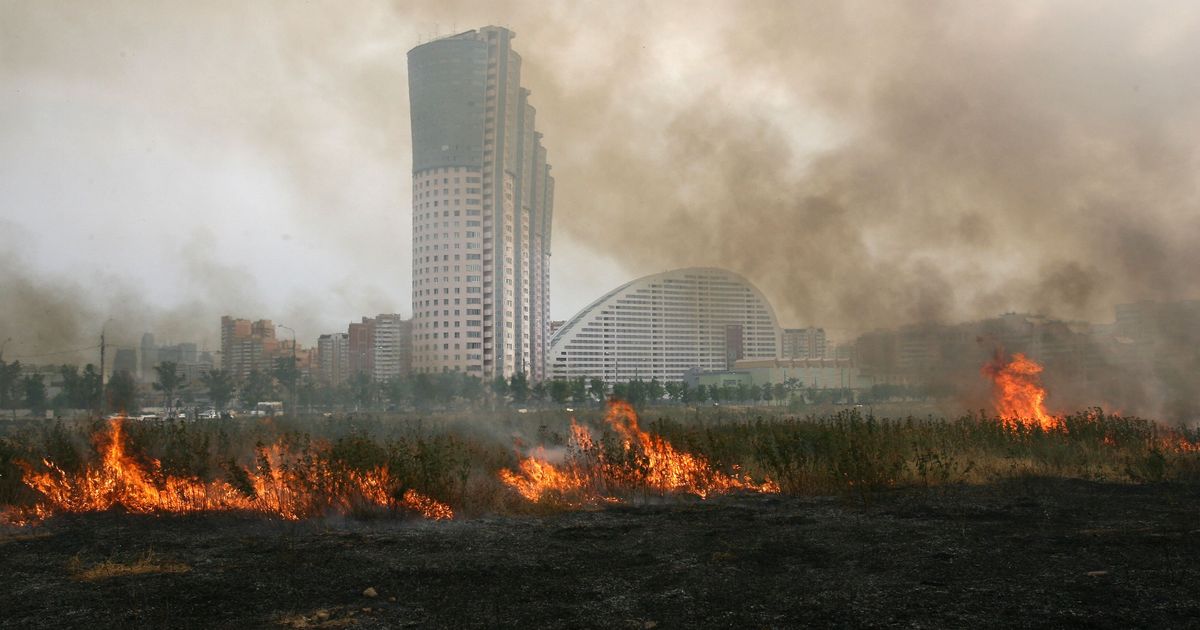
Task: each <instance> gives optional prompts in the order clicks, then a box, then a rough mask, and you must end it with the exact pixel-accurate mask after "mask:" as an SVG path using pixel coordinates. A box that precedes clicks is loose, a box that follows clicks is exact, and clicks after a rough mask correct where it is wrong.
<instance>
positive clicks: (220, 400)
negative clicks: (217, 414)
mask: <svg viewBox="0 0 1200 630" xmlns="http://www.w3.org/2000/svg"><path fill="white" fill-rule="evenodd" d="M200 381H201V382H202V383H204V387H205V388H207V389H208V397H209V399H210V400H212V404H213V406H214V407H216V408H217V410H218V411H224V410H225V406H226V405H228V404H229V401H230V400H233V390H234V383H233V374H231V373H230V372H229V371H228V370H209V371H207V372H205V373H203V374H201V375H200Z"/></svg>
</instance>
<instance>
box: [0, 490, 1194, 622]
mask: <svg viewBox="0 0 1200 630" xmlns="http://www.w3.org/2000/svg"><path fill="white" fill-rule="evenodd" d="M139 559H141V561H142V562H141V566H143V569H145V571H144V572H140V573H138V574H133V575H110V576H107V577H105V576H103V573H104V571H102V570H99V569H102V568H104V567H106V566H110V565H115V566H130V565H133V564H136V563H138V561H139ZM147 560H149V562H147ZM104 563H110V565H106V564H104ZM156 563H159V564H161V565H162V567H163V569H162V571H161V572H156V571H155V570H154V567H155V566H156ZM87 568H92V569H93V571H92V572H91V573H90V574H89V573H85V572H83V571H82V570H83V569H87ZM97 574H99V575H100V577H96V575H97ZM85 575H91V576H92V579H90V580H84V579H83V578H82V576H85ZM0 581H2V582H0V583H2V586H0V625H2V626H4V627H12V628H98V627H120V628H139V627H154V628H168V627H170V628H187V627H222V628H247V627H346V626H353V627H360V628H390V627H406V626H416V627H495V626H518V627H557V628H577V627H604V628H614V627H616V628H622V627H624V628H642V629H648V628H656V627H657V628H674V627H721V628H725V627H737V628H742V627H801V626H817V627H831V626H832V627H848V626H849V627H908V628H960V627H962V628H965V627H1013V626H1018V627H1047V628H1051V627H1053V628H1062V627H1089V628H1091V627H1101V628H1131V627H1160V628H1181V627H1200V487H1197V486H1179V485H1153V486H1128V485H1106V484H1097V483H1089V482H1082V481H1063V480H1022V481H1018V482H1010V483H1006V484H1003V485H999V486H988V487H957V488H949V489H943V490H901V491H892V492H887V493H883V494H880V495H877V496H875V497H873V498H872V501H871V503H870V504H869V505H865V506H864V505H863V504H862V503H861V502H860V501H856V500H851V499H845V498H818V499H813V498H789V497H771V496H737V497H721V498H717V499H715V500H714V499H710V500H708V501H698V500H686V499H680V500H674V501H671V502H664V503H658V504H643V505H634V506H616V507H611V508H607V509H603V510H598V511H588V512H574V513H564V514H558V515H551V516H539V517H520V518H516V517H494V518H485V519H472V520H465V521H458V522H449V523H427V522H413V521H407V522H401V521H397V520H394V519H383V520H372V521H365V522H364V521H336V522H335V521H325V522H308V523H299V524H296V523H282V522H276V521H266V520H263V519H261V518H257V517H250V516H241V515H215V516H214V515H207V516H183V517H146V516H134V515H128V514H119V513H108V514H93V515H84V516H68V517H60V518H58V519H55V520H53V521H51V522H50V523H48V524H46V525H44V526H42V527H40V528H37V529H35V530H32V531H30V530H23V531H20V532H16V533H13V532H8V533H5V534H2V535H0ZM367 588H373V589H375V592H376V593H377V596H376V597H368V596H366V595H364V590H365V589H367Z"/></svg>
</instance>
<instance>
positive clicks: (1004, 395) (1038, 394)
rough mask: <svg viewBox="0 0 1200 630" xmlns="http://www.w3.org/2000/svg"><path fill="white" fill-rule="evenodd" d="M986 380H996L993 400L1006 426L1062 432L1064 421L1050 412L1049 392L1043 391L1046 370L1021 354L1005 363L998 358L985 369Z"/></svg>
mask: <svg viewBox="0 0 1200 630" xmlns="http://www.w3.org/2000/svg"><path fill="white" fill-rule="evenodd" d="M983 373H984V375H985V376H987V377H989V378H991V379H992V399H993V402H994V404H995V406H996V414H997V415H999V416H1000V419H1001V421H1003V422H1004V424H1005V426H1007V427H1010V428H1018V427H1026V428H1030V427H1040V428H1041V429H1043V430H1047V431H1049V430H1054V429H1059V428H1061V426H1062V420H1061V419H1059V418H1057V417H1055V416H1053V415H1051V414H1050V413H1049V412H1048V411H1046V405H1045V400H1046V390H1045V389H1044V388H1043V387H1042V384H1041V378H1040V377H1039V375H1040V374H1041V373H1042V366H1041V365H1039V364H1038V363H1037V362H1036V361H1034V360H1032V359H1030V358H1028V357H1026V356H1025V355H1024V354H1021V353H1020V352H1017V353H1015V354H1013V355H1012V358H1011V359H1010V360H1009V361H1007V362H1005V361H1004V359H1003V357H1002V356H1000V355H999V354H997V356H996V358H995V359H993V360H992V362H991V363H989V364H987V365H985V366H984V367H983Z"/></svg>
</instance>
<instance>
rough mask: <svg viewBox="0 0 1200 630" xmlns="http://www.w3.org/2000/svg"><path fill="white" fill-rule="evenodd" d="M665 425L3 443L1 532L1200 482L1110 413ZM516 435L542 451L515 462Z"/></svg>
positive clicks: (237, 425)
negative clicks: (184, 516) (139, 522)
mask: <svg viewBox="0 0 1200 630" xmlns="http://www.w3.org/2000/svg"><path fill="white" fill-rule="evenodd" d="M657 412H658V416H657V417H656V419H654V420H653V421H651V422H649V423H642V422H641V421H640V420H639V419H638V417H637V415H636V414H635V413H634V410H633V409H632V408H631V407H629V406H628V405H625V404H624V403H615V404H613V405H612V406H611V407H610V408H609V410H608V412H607V414H605V415H604V416H599V417H598V416H596V415H595V414H593V413H591V412H584V413H581V414H577V415H578V417H577V418H568V417H567V416H566V415H565V414H562V413H561V412H558V413H545V414H536V415H535V414H529V415H527V416H521V417H517V416H515V415H514V416H493V417H481V418H477V419H475V421H474V422H466V421H464V420H463V419H454V420H453V421H431V420H430V419H419V418H402V417H396V416H390V417H373V418H368V419H362V418H360V419H355V420H348V419H319V418H314V419H308V420H301V419H290V420H288V421H282V419H279V420H270V419H268V420H246V421H242V422H233V423H220V422H209V423H190V424H185V423H174V424H171V423H162V424H159V423H155V424H139V423H123V422H114V423H111V424H109V423H96V422H90V423H80V424H74V425H72V424H58V425H51V426H48V427H43V428H41V429H40V430H39V431H26V432H23V433H19V434H14V435H10V436H8V437H5V438H0V519H3V521H4V522H8V523H10V524H18V525H22V524H26V525H27V524H36V523H38V522H41V521H42V520H45V519H46V518H49V517H51V516H53V515H56V514H61V513H67V512H86V511H103V510H109V509H121V510H125V511H129V512H138V513H150V514H166V513H189V512H200V511H245V512H253V513H259V514H263V515H267V516H270V517H273V518H281V519H288V520H295V519H302V518H309V517H319V516H325V515H331V514H341V515H352V516H356V517H369V516H375V515H420V516H422V517H424V518H428V519H445V518H451V517H452V516H453V517H463V516H466V517H471V516H476V515H483V514H495V513H528V512H534V513H537V512H541V511H546V510H559V509H577V508H580V507H585V506H589V505H604V504H608V503H613V502H622V501H625V502H628V501H640V500H644V499H648V498H653V499H655V500H658V499H659V498H663V497H671V496H679V495H686V496H692V497H700V498H705V497H711V496H713V495H715V494H722V493H728V492H754V493H758V492H782V493H785V494H797V495H845V496H849V497H855V498H856V499H860V500H862V501H864V502H866V501H869V500H871V497H872V494H873V493H876V492H879V491H881V490H886V489H890V488H898V487H913V486H915V487H928V488H937V487H939V486H945V485H949V484H963V483H966V484H982V483H992V482H997V481H1002V480H1004V479H1011V478H1021V477H1029V476H1045V477H1060V478H1075V479H1087V480H1097V481H1110V482H1122V483H1153V482H1162V481H1174V480H1179V481H1196V480H1200V449H1198V447H1197V443H1198V440H1197V438H1198V436H1197V435H1196V434H1195V433H1194V432H1186V431H1181V430H1174V429H1170V428H1167V427H1164V426H1162V425H1159V424H1157V423H1154V422H1152V421H1149V420H1144V419H1140V418H1132V417H1122V416H1118V415H1114V414H1106V413H1103V412H1102V411H1100V410H1099V409H1094V410H1089V411H1086V412H1082V413H1077V414H1064V415H1059V416H1053V418H1054V423H1053V425H1052V426H1051V427H1049V428H1045V427H1043V425H1042V424H1041V423H1040V422H1016V421H1012V420H1011V419H1005V418H1002V417H1000V418H998V417H994V416H989V415H986V414H983V413H980V414H974V415H967V416H963V417H961V418H958V419H953V420H943V419H933V418H912V417H909V418H902V419H886V418H876V417H873V416H871V415H869V414H868V415H864V414H862V413H861V412H860V410H857V409H850V410H845V411H842V412H839V413H836V414H833V415H828V416H822V417H804V418H801V417H796V416H790V415H784V414H779V413H778V412H775V413H771V412H768V411H765V410H759V412H755V413H759V415H746V414H745V413H742V414H741V415H735V416H732V417H730V416H729V415H728V412H724V411H714V410H709V411H708V412H704V413H701V412H700V411H699V410H691V411H681V410H679V408H673V409H660V410H657ZM760 412H761V413H760ZM717 414H725V415H717ZM514 436H532V438H524V439H523V440H522V441H521V445H520V446H519V448H518V449H517V450H516V451H515V452H514V449H513V448H512V441H513V437H514ZM526 443H531V444H530V445H529V446H525V444H526ZM250 445H253V446H250Z"/></svg>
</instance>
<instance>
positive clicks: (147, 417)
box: [137, 413, 162, 422]
mask: <svg viewBox="0 0 1200 630" xmlns="http://www.w3.org/2000/svg"><path fill="white" fill-rule="evenodd" d="M137 419H138V420H140V421H142V422H153V421H157V420H162V418H160V417H159V416H158V415H157V414H153V413H144V414H142V415H140V416H138V417H137Z"/></svg>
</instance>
